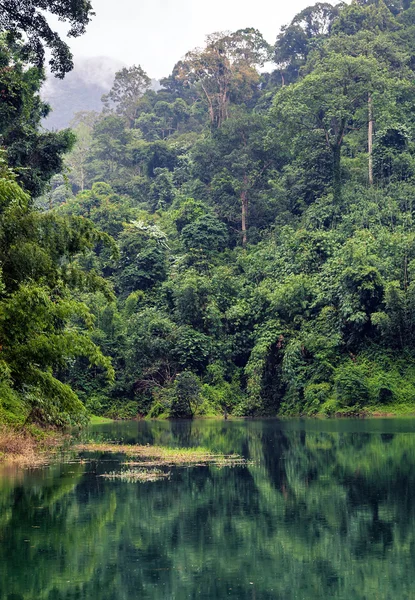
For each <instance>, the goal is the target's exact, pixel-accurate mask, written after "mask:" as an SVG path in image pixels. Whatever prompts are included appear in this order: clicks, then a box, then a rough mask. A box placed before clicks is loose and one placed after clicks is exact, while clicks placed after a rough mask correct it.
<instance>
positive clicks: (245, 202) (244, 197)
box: [241, 190, 248, 248]
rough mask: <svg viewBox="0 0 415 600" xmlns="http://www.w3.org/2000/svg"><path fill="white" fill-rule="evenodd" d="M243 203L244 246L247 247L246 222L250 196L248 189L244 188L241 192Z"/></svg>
mask: <svg viewBox="0 0 415 600" xmlns="http://www.w3.org/2000/svg"><path fill="white" fill-rule="evenodd" d="M241 204H242V246H243V247H244V248H245V246H246V242H247V235H246V224H247V216H248V197H247V191H246V190H243V191H242V193H241Z"/></svg>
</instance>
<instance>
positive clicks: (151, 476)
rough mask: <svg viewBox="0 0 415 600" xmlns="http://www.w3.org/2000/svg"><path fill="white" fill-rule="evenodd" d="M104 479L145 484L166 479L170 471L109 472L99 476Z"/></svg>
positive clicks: (129, 470) (133, 470)
mask: <svg viewBox="0 0 415 600" xmlns="http://www.w3.org/2000/svg"><path fill="white" fill-rule="evenodd" d="M101 477H104V478H105V479H119V480H121V481H127V482H130V483H131V482H136V481H140V482H147V481H159V480H160V479H168V478H169V477H170V471H161V470H160V469H128V470H125V471H111V473H104V474H103V475H101Z"/></svg>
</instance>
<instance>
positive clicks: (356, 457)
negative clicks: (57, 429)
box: [0, 419, 415, 600]
mask: <svg viewBox="0 0 415 600" xmlns="http://www.w3.org/2000/svg"><path fill="white" fill-rule="evenodd" d="M88 435H89V437H96V439H99V440H116V441H122V442H123V443H149V444H153V443H154V444H158V445H166V446H173V447H179V446H182V447H190V446H204V447H206V448H209V449H211V450H214V451H218V452H224V453H227V452H236V453H239V454H242V455H243V456H245V457H246V458H248V459H249V460H250V463H249V464H248V466H237V467H224V468H218V467H194V468H185V469H178V468H177V469H173V470H172V473H171V478H170V479H169V480H161V481H157V482H148V483H138V482H137V483H131V482H123V481H119V480H108V479H105V478H103V477H101V476H100V475H102V474H103V473H105V472H109V471H114V470H117V469H120V468H122V466H121V465H120V461H121V460H122V457H121V456H114V455H109V454H107V455H105V454H101V455H93V456H92V457H91V456H88V455H86V454H85V453H84V454H83V455H82V456H81V457H80V458H81V460H79V458H76V457H74V459H73V460H71V461H70V462H63V461H62V462H60V463H58V464H55V465H52V466H47V467H43V468H40V469H32V470H25V471H23V470H18V469H12V468H8V469H3V471H1V472H0V598H1V599H2V600H3V599H4V600H23V599H24V600H26V599H28V600H29V599H30V600H37V599H39V600H43V599H47V600H84V599H85V600H86V599H88V600H124V599H125V600H127V599H128V600H130V599H140V600H143V599H149V600H168V599H174V600H185V599H205V600H208V599H209V600H214V599H218V598H235V599H240V600H245V599H249V600H252V599H256V600H259V599H264V600H268V599H281V600H282V599H284V600H289V599H307V600H314V599H321V598H328V599H332V598H341V599H344V600H353V599H376V600H383V599H385V600H386V599H391V600H392V599H393V600H395V599H399V600H401V599H406V598H408V599H410V598H414V599H415V420H414V419H377V420H341V421H335V420H330V421H311V420H305V421H303V420H289V421H283V422H281V421H277V420H263V421H262V420H255V421H233V422H230V421H195V422H151V423H149V422H128V423H116V424H107V425H101V426H95V427H93V428H91V430H90V431H89V433H88Z"/></svg>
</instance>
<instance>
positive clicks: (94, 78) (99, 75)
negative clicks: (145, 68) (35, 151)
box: [42, 56, 126, 129]
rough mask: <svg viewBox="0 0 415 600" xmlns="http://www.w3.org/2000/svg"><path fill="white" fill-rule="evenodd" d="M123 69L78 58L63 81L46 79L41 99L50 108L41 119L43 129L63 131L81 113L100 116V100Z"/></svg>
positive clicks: (117, 64)
mask: <svg viewBox="0 0 415 600" xmlns="http://www.w3.org/2000/svg"><path fill="white" fill-rule="evenodd" d="M124 66H126V65H125V64H124V63H122V62H121V61H119V60H115V59H113V58H110V57H108V56H97V57H92V58H80V59H77V61H76V65H75V68H74V70H73V71H71V72H70V73H68V74H67V75H66V77H65V79H63V80H62V79H57V78H55V77H53V76H52V75H49V76H48V78H47V80H46V82H45V84H44V86H43V89H42V97H43V99H44V100H45V101H46V102H48V103H49V104H50V105H51V107H52V112H51V113H50V114H49V116H48V117H47V118H46V119H45V121H44V123H43V125H44V127H46V128H47V129H63V128H64V127H68V126H69V123H70V122H71V120H72V119H73V116H74V114H75V113H77V112H79V111H81V110H96V111H98V112H100V111H101V109H102V102H101V96H102V95H103V94H106V93H107V92H108V91H109V90H110V89H111V86H112V84H113V81H114V75H115V73H116V72H117V71H119V70H120V69H121V68H122V67H124Z"/></svg>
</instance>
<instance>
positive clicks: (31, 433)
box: [0, 423, 69, 467]
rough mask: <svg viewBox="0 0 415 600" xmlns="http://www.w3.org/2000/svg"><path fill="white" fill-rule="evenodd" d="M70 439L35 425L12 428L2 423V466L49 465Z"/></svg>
mask: <svg viewBox="0 0 415 600" xmlns="http://www.w3.org/2000/svg"><path fill="white" fill-rule="evenodd" d="M68 439H69V434H67V433H64V432H61V431H55V430H44V429H40V428H39V427H35V426H33V425H27V426H25V427H22V426H19V427H12V426H10V425H4V424H1V423H0V464H2V463H14V464H17V465H20V466H22V467H35V466H40V465H42V464H45V463H47V462H48V461H49V460H50V459H51V457H52V456H53V454H54V453H56V451H57V450H58V449H59V448H60V447H61V446H63V444H64V443H65V442H66V441H67V440H68Z"/></svg>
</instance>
